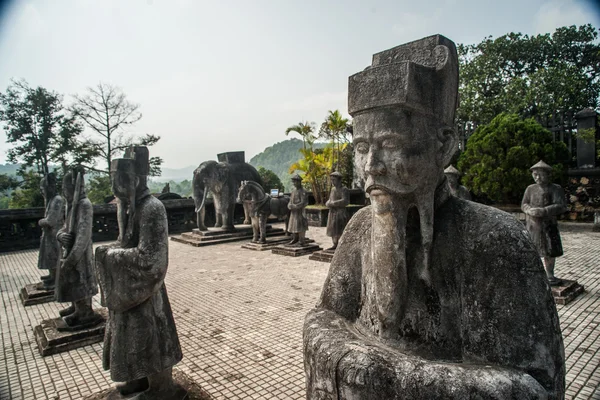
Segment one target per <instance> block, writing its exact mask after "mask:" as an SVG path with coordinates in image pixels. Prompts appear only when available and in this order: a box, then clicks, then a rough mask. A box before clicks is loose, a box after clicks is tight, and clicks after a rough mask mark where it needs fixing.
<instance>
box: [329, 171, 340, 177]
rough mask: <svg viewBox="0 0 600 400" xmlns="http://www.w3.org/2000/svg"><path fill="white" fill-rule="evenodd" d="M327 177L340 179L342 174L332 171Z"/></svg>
mask: <svg viewBox="0 0 600 400" xmlns="http://www.w3.org/2000/svg"><path fill="white" fill-rule="evenodd" d="M329 176H335V177H337V178H341V177H342V174H341V173H339V172H338V171H333V172H332V173H331V174H329Z"/></svg>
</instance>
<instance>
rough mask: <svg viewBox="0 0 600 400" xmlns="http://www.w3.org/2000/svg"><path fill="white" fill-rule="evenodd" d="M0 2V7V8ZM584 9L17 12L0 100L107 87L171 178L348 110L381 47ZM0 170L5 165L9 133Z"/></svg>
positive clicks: (132, 3)
mask: <svg viewBox="0 0 600 400" xmlns="http://www.w3.org/2000/svg"><path fill="white" fill-rule="evenodd" d="M0 2H1V0H0ZM594 3H595V2H592V1H584V0H503V1H498V0H464V1H461V0H431V1H415V0H389V1H341V0H340V1H333V0H331V1H328V0H298V1H286V0H271V1H266V0H264V1H263V0H238V1H225V0H223V1H210V2H209V1H200V0H198V1H194V0H30V1H27V0H22V1H15V2H11V3H9V4H8V5H6V6H4V8H0V11H1V12H2V15H1V16H0V60H1V61H0V91H4V90H5V89H6V87H7V85H8V84H9V81H10V79H11V78H17V79H19V78H24V79H26V80H27V81H28V82H29V84H30V85H31V86H38V85H41V86H43V87H45V88H47V89H51V90H55V91H57V92H59V93H63V94H65V100H66V101H67V103H69V102H70V101H71V95H73V94H75V93H82V92H83V91H84V90H85V89H86V87H88V86H93V85H95V84H97V83H98V82H100V81H102V82H107V83H111V84H114V85H117V86H119V87H121V88H122V89H123V90H124V91H125V93H126V94H127V96H128V98H129V99H130V100H131V101H134V102H136V103H139V104H140V105H141V111H142V113H143V118H142V120H141V121H140V122H138V123H137V124H136V125H135V126H134V127H133V128H131V132H134V133H139V134H141V133H153V134H157V135H160V136H161V137H162V139H161V141H160V142H159V143H158V144H157V145H155V146H154V147H152V149H151V155H158V156H161V157H163V159H164V160H165V164H164V166H166V167H170V168H179V167H184V166H189V165H198V164H199V163H200V162H202V161H205V160H209V159H216V154H217V153H220V152H224V151H234V150H244V151H246V159H247V160H249V159H250V158H251V157H252V156H254V155H255V154H257V153H259V152H260V151H262V150H263V149H264V148H265V147H267V146H270V145H271V144H273V143H275V142H278V141H281V140H285V139H286V137H285V129H286V128H287V127H288V126H290V125H293V124H295V123H298V122H299V121H301V120H309V121H315V122H317V123H320V122H321V121H322V120H323V119H324V117H325V115H326V114H327V111H328V110H334V109H340V110H341V111H342V112H343V113H344V114H346V112H347V105H346V102H347V101H346V97H347V79H348V76H349V75H352V74H354V73H356V72H358V71H361V70H362V69H364V68H365V67H366V66H367V65H369V64H370V62H371V55H372V54H373V53H375V52H378V51H381V50H385V49H387V48H390V47H393V46H396V45H399V44H402V43H405V42H408V41H411V40H415V39H419V38H421V37H424V36H428V35H432V34H436V33H440V34H443V35H445V36H447V37H448V38H450V39H452V40H454V41H455V42H456V43H477V42H480V41H481V40H482V39H483V38H485V37H486V36H489V35H492V36H494V37H497V36H500V35H503V34H505V33H508V32H522V33H527V34H537V33H545V32H553V31H554V29H555V28H556V27H559V26H565V25H573V24H575V25H581V24H585V23H592V24H594V25H595V26H596V27H599V26H600V17H599V14H598V9H597V8H596V6H595V5H593V4H594ZM0 135H1V138H0V162H4V161H5V158H6V149H7V146H6V144H5V143H4V133H3V132H2V133H1V134H0Z"/></svg>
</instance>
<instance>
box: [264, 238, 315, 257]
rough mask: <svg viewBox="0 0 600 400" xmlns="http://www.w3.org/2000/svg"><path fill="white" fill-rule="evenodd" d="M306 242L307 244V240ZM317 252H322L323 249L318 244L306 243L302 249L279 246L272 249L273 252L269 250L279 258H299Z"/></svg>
mask: <svg viewBox="0 0 600 400" xmlns="http://www.w3.org/2000/svg"><path fill="white" fill-rule="evenodd" d="M307 242H308V239H307ZM313 242H314V241H313ZM319 250H323V249H322V248H321V247H320V246H319V245H318V244H316V243H308V244H306V245H305V246H302V247H296V246H286V245H280V246H277V247H274V248H273V250H271V251H272V252H273V254H279V255H280V256H288V257H300V256H305V255H307V254H311V253H314V252H315V251H319Z"/></svg>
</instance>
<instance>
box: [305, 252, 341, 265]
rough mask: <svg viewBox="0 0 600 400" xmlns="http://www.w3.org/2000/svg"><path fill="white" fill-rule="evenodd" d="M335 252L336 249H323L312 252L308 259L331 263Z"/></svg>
mask: <svg viewBox="0 0 600 400" xmlns="http://www.w3.org/2000/svg"><path fill="white" fill-rule="evenodd" d="M334 254H335V250H321V251H316V252H314V253H312V254H311V255H310V256H309V257H308V259H309V260H314V261H321V262H328V263H330V262H331V260H332V259H333V255H334Z"/></svg>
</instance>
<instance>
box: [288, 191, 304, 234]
mask: <svg viewBox="0 0 600 400" xmlns="http://www.w3.org/2000/svg"><path fill="white" fill-rule="evenodd" d="M290 205H294V206H296V207H298V208H290V221H289V222H288V232H290V233H300V232H305V231H307V230H308V219H307V218H306V216H305V215H304V208H305V207H306V206H307V205H308V194H307V193H306V190H304V188H300V189H295V190H294V191H293V192H292V193H291V194H290V202H289V203H288V207H289V206H290Z"/></svg>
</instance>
